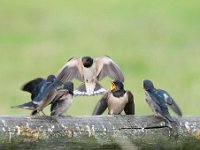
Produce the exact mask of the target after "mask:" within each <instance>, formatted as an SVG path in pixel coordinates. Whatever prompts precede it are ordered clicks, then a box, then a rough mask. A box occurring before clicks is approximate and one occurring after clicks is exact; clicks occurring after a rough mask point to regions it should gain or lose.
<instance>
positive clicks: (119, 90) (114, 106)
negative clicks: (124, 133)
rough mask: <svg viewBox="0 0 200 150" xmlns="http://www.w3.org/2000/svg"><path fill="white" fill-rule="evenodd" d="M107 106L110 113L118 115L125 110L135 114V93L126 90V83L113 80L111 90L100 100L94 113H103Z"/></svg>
mask: <svg viewBox="0 0 200 150" xmlns="http://www.w3.org/2000/svg"><path fill="white" fill-rule="evenodd" d="M107 107H108V114H109V115H118V114H120V113H121V112H122V111H123V110H124V112H125V113H126V114H127V115H134V114H135V104H134V97H133V94H132V93H131V92H130V91H126V90H124V85H123V83H122V82H121V81H119V80H114V81H113V82H112V84H111V90H110V91H108V92H107V93H105V94H104V96H103V97H102V98H101V99H100V100H99V102H98V103H97V105H96V107H95V109H94V111H93V113H92V114H93V115H101V114H102V113H103V112H104V111H105V109H106V108H107Z"/></svg>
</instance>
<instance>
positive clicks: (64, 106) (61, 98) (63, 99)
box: [50, 81, 74, 116]
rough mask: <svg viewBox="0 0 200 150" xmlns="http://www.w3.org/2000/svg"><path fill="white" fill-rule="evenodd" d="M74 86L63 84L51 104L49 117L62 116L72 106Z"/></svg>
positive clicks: (68, 83) (67, 83) (70, 83)
mask: <svg viewBox="0 0 200 150" xmlns="http://www.w3.org/2000/svg"><path fill="white" fill-rule="evenodd" d="M73 90H74V84H73V83H72V82H70V81H69V82H65V83H64V86H63V88H61V89H59V90H58V91H57V95H56V97H55V98H54V100H53V101H52V102H51V108H50V111H51V116H63V113H64V112H66V111H67V110H68V109H69V107H70V106H71V104H72V100H73Z"/></svg>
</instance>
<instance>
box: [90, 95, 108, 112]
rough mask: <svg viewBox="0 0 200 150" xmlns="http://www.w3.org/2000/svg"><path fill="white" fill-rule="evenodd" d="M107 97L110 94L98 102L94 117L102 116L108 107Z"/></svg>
mask: <svg viewBox="0 0 200 150" xmlns="http://www.w3.org/2000/svg"><path fill="white" fill-rule="evenodd" d="M107 97H108V93H106V94H104V95H103V97H102V98H101V99H100V100H99V101H98V103H97V105H96V107H95V109H94V111H93V113H92V115H101V114H102V113H103V112H104V111H105V110H106V108H107V107H108V104H107Z"/></svg>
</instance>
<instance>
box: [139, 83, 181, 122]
mask: <svg viewBox="0 0 200 150" xmlns="http://www.w3.org/2000/svg"><path fill="white" fill-rule="evenodd" d="M143 88H144V92H145V99H146V101H147V103H148V104H149V106H150V108H151V109H152V111H153V112H154V114H155V116H158V117H161V118H163V119H165V120H166V121H167V122H168V123H170V122H174V123H177V122H176V121H175V120H174V119H173V118H172V117H171V116H170V114H169V111H168V106H169V107H171V108H172V110H173V111H174V112H175V113H176V114H177V115H178V116H182V112H181V110H180V108H179V107H178V105H177V104H176V102H175V101H174V100H173V98H172V97H171V96H170V95H169V94H168V93H167V92H166V91H164V90H162V89H156V88H155V87H154V85H153V82H152V81H150V80H144V81H143Z"/></svg>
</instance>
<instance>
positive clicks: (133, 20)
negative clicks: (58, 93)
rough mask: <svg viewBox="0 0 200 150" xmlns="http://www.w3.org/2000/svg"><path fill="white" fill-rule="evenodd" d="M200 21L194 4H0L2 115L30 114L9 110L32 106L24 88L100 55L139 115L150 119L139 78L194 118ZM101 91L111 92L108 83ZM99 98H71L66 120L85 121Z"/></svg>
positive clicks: (11, 0)
mask: <svg viewBox="0 0 200 150" xmlns="http://www.w3.org/2000/svg"><path fill="white" fill-rule="evenodd" d="M199 15H200V1H195V0H191V1H188V0H183V1H180V0H178V1H167V0H164V1H159V0H155V1H149V0H143V1H139V0H136V1H132V0H124V1H118V0H109V1H105V0H101V1H100V0H96V1H92V0H87V1H81V0H77V1H76V2H74V1H70V2H69V1H64V0H58V1H49V0H43V1H39V0H35V1H27V0H21V1H15V0H1V1H0V52H1V55H0V101H1V105H0V114H1V115H17V114H30V112H29V111H28V110H20V109H11V108H10V106H12V105H17V104H22V103H24V102H27V101H28V100H30V95H29V94H28V93H26V92H22V91H21V90H20V88H21V86H22V85H23V84H24V83H25V82H27V81H29V80H31V79H33V78H35V77H46V76H47V75H49V74H51V73H56V72H57V71H58V70H59V69H60V68H61V67H62V66H63V65H64V64H65V62H66V61H67V60H68V59H69V58H71V57H72V56H84V55H89V56H92V57H96V56H99V55H103V54H106V55H109V56H110V57H111V58H113V60H114V61H115V62H117V63H118V65H119V66H120V68H121V70H122V71H123V73H124V76H125V88H126V89H129V90H131V91H132V92H133V94H134V96H135V104H136V114H137V115H150V114H152V112H151V110H150V109H149V107H148V105H147V104H146V102H145V100H144V93H143V89H142V80H143V79H151V80H153V81H154V83H155V86H157V87H159V88H164V89H166V90H167V91H168V92H169V93H170V94H171V95H172V96H173V97H174V99H175V100H176V101H177V103H178V104H179V105H180V107H181V109H182V111H183V114H184V115H199V114H200V111H199V108H197V106H199V105H200V100H199V99H200V92H199V90H200V70H199V65H200V58H199V57H200V16H199ZM78 84H79V82H77V81H76V82H75V85H76V86H77V85H78ZM102 84H103V85H104V86H105V87H106V88H109V86H110V85H109V79H108V78H106V79H105V80H103V81H102ZM99 98H100V96H95V97H75V98H74V103H73V105H72V107H71V108H70V109H69V111H68V112H67V113H66V115H90V114H91V113H92V110H93V107H94V106H95V104H96V102H97V101H98V99H99ZM48 109H49V108H47V109H45V111H46V112H47V114H48V112H49V110H48Z"/></svg>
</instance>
